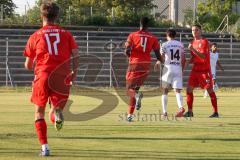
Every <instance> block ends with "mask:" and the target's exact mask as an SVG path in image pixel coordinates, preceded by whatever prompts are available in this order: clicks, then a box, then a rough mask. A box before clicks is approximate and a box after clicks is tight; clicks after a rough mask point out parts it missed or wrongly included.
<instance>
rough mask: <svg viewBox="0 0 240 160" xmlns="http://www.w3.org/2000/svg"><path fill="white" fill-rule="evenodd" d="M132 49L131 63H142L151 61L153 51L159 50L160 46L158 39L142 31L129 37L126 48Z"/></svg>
mask: <svg viewBox="0 0 240 160" xmlns="http://www.w3.org/2000/svg"><path fill="white" fill-rule="evenodd" d="M128 46H130V47H131V54H130V58H129V63H130V64H133V63H139V62H140V63H142V62H147V63H149V62H150V61H151V55H150V53H151V51H152V50H159V49H160V45H159V43H158V40H157V38H156V37H155V36H154V35H153V34H151V33H149V32H146V31H143V30H140V31H137V32H133V33H131V34H130V35H129V36H128V39H127V43H126V47H128Z"/></svg>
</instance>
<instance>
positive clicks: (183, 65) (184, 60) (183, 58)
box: [181, 54, 186, 72]
mask: <svg viewBox="0 0 240 160" xmlns="http://www.w3.org/2000/svg"><path fill="white" fill-rule="evenodd" d="M181 63H182V72H183V71H184V69H185V65H186V56H185V54H182V62H181Z"/></svg>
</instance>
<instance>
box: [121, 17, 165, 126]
mask: <svg viewBox="0 0 240 160" xmlns="http://www.w3.org/2000/svg"><path fill="white" fill-rule="evenodd" d="M148 24H149V19H148V18H147V17H144V18H141V20H140V30H139V31H137V32H133V33H130V35H129V36H128V39H127V42H126V49H125V54H126V55H127V56H128V57H129V66H128V70H127V74H126V87H127V94H128V96H129V97H130V102H129V111H128V117H127V118H128V121H129V122H130V121H132V119H133V112H134V110H135V108H136V109H137V110H139V109H140V108H141V99H142V97H143V94H142V93H141V92H140V91H139V89H140V87H141V86H142V85H143V83H144V81H145V80H146V78H147V76H148V74H149V70H150V64H151V55H150V53H151V51H152V50H154V52H155V55H156V57H157V62H156V65H157V66H159V65H160V61H161V56H160V52H159V49H160V45H159V43H158V40H157V38H156V37H155V36H154V35H153V34H151V33H150V32H148Z"/></svg>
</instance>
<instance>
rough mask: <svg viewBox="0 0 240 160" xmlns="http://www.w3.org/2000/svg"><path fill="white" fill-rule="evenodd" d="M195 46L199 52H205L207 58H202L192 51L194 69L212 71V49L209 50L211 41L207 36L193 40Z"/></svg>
mask: <svg viewBox="0 0 240 160" xmlns="http://www.w3.org/2000/svg"><path fill="white" fill-rule="evenodd" d="M192 45H193V48H195V49H196V50H197V51H198V52H200V53H203V54H204V55H205V58H200V57H199V56H198V55H196V54H194V53H193V52H191V55H192V56H193V57H192V62H193V68H192V70H193V71H196V72H210V51H209V42H208V40H207V39H206V38H202V39H199V40H193V41H192Z"/></svg>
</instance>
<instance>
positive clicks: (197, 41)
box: [184, 25, 219, 118]
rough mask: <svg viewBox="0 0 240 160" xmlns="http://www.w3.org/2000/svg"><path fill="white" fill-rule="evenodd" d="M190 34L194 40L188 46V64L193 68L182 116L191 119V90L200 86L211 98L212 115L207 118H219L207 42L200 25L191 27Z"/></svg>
mask: <svg viewBox="0 0 240 160" xmlns="http://www.w3.org/2000/svg"><path fill="white" fill-rule="evenodd" d="M192 34H193V38H194V40H193V41H192V43H190V44H189V46H188V49H189V50H190V53H191V59H190V63H193V68H192V71H191V73H190V75H189V80H188V85H187V105H188V112H186V113H185V114H184V116H185V117H193V110H192V108H193V89H194V88H196V87H198V86H200V87H201V88H202V89H206V90H207V91H208V94H209V96H210V98H211V103H212V107H213V114H212V115H210V116H209V117H210V118H213V117H219V115H218V107H217V97H216V95H215V92H214V91H213V85H212V75H211V69H210V52H209V46H210V45H209V41H208V40H207V39H206V38H203V37H202V30H201V26H200V25H193V26H192Z"/></svg>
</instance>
